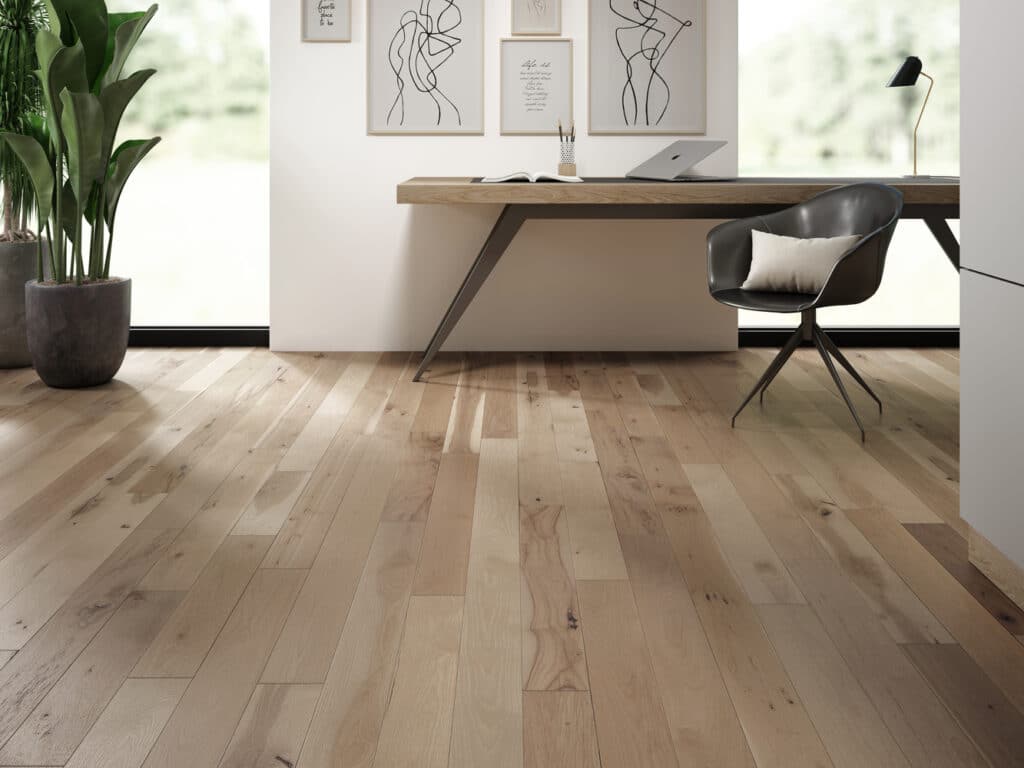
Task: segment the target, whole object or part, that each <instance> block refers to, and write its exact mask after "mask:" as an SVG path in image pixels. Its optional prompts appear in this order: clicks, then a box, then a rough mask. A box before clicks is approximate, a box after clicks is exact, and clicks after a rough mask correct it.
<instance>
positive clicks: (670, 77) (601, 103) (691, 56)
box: [589, 0, 707, 134]
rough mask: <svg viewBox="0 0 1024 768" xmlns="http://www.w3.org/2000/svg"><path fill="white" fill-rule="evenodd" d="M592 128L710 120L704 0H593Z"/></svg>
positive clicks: (691, 129) (674, 128)
mask: <svg viewBox="0 0 1024 768" xmlns="http://www.w3.org/2000/svg"><path fill="white" fill-rule="evenodd" d="M589 3H590V8H589V12H590V80H589V82H590V132H591V133H652V134H685V133H691V134H700V133H704V132H705V130H706V127H707V49H706V38H705V26H706V21H705V19H706V8H705V0H589Z"/></svg>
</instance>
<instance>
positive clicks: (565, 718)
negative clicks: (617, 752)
mask: <svg viewBox="0 0 1024 768" xmlns="http://www.w3.org/2000/svg"><path fill="white" fill-rule="evenodd" d="M523 761H524V766H525V768H553V767H554V766H558V767H559V768H601V756H600V754H599V751H598V747H597V733H596V731H595V728H594V710H593V706H592V705H591V703H590V694H589V693H587V692H586V691H551V692H543V693H540V692H530V691H527V692H525V693H524V694H523Z"/></svg>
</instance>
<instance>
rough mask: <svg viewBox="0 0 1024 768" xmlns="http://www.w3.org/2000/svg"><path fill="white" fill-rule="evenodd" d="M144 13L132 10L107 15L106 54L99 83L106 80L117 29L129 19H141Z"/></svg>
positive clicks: (112, 58) (115, 42)
mask: <svg viewBox="0 0 1024 768" xmlns="http://www.w3.org/2000/svg"><path fill="white" fill-rule="evenodd" d="M145 15H146V12H145V11H133V12H131V13H111V14H109V15H108V16H107V55H106V57H105V58H104V59H103V77H102V78H100V85H102V84H103V82H104V81H105V80H106V76H107V71H108V70H109V69H110V62H112V61H113V60H114V48H115V47H116V45H117V30H119V29H120V28H121V26H122V25H123V24H127V23H128V22H129V21H135V20H136V19H141V18H142V17H143V16H145Z"/></svg>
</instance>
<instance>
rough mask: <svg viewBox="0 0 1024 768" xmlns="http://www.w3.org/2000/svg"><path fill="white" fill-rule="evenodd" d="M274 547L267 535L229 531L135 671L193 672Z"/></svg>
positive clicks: (147, 674) (149, 673)
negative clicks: (261, 562) (248, 534)
mask: <svg viewBox="0 0 1024 768" xmlns="http://www.w3.org/2000/svg"><path fill="white" fill-rule="evenodd" d="M269 546H270V539H269V538H268V537H266V536H229V537H228V538H227V539H226V540H225V541H224V543H223V544H222V545H221V546H220V549H218V550H217V552H216V553H215V554H214V556H213V558H212V559H211V560H210V563H209V565H207V566H206V568H205V569H204V570H203V572H202V573H201V574H200V575H199V578H198V579H197V580H196V583H195V585H194V586H193V587H192V589H191V590H190V591H189V592H188V594H187V595H186V596H185V599H184V600H182V602H181V604H180V605H179V606H178V607H177V609H176V610H175V611H174V613H173V614H172V615H171V617H170V618H169V619H168V620H167V623H166V624H165V625H164V627H163V629H161V630H160V633H159V634H158V635H157V636H156V638H155V639H154V640H153V642H152V643H151V644H150V645H149V647H148V648H147V649H146V651H145V653H144V654H143V655H142V658H141V659H139V661H138V663H137V664H136V665H135V669H134V670H133V671H132V676H133V677H192V676H193V675H195V673H196V671H197V670H198V669H199V666H200V665H201V664H202V663H203V659H204V658H206V654H207V653H208V652H209V650H210V648H211V647H212V646H213V643H214V640H216V639H217V635H218V634H219V633H220V631H221V628H222V627H223V626H224V623H225V622H226V621H227V619H228V616H230V615H231V611H232V610H233V609H234V607H235V604H236V603H237V602H238V599H239V597H241V595H242V593H243V592H244V591H245V587H246V585H247V584H248V583H249V581H250V579H251V578H252V576H253V574H254V573H255V572H256V568H257V567H258V566H259V564H260V561H261V560H262V559H263V556H264V555H265V554H266V551H267V547H269Z"/></svg>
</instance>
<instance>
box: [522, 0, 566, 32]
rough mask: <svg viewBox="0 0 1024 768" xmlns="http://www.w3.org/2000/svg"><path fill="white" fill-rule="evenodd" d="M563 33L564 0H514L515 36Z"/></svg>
mask: <svg viewBox="0 0 1024 768" xmlns="http://www.w3.org/2000/svg"><path fill="white" fill-rule="evenodd" d="M561 33H562V0H512V34H513V35H559V34H561Z"/></svg>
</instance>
